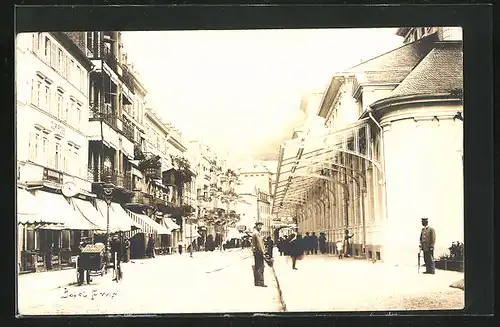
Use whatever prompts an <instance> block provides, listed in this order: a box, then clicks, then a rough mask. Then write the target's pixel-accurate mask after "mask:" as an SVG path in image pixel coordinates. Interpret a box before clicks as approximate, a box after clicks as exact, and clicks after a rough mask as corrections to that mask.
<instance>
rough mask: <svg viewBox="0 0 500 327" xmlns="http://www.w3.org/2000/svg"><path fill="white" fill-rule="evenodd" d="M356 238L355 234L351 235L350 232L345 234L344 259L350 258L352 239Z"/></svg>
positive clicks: (346, 231)
mask: <svg viewBox="0 0 500 327" xmlns="http://www.w3.org/2000/svg"><path fill="white" fill-rule="evenodd" d="M353 236H354V234H352V235H349V230H348V229H346V230H345V234H344V257H346V258H348V257H350V256H351V242H350V239H351V238H352V237H353Z"/></svg>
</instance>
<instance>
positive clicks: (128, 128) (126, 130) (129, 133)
mask: <svg viewBox="0 0 500 327" xmlns="http://www.w3.org/2000/svg"><path fill="white" fill-rule="evenodd" d="M122 132H123V135H125V137H126V138H128V139H129V140H130V141H132V142H134V141H135V139H134V127H133V126H132V124H130V123H128V122H125V120H124V121H123V123H122Z"/></svg>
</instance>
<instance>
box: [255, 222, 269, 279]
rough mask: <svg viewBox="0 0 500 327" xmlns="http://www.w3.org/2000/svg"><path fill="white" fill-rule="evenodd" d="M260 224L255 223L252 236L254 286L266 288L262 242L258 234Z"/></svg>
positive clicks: (260, 227)
mask: <svg viewBox="0 0 500 327" xmlns="http://www.w3.org/2000/svg"><path fill="white" fill-rule="evenodd" d="M262 225H263V223H262V222H256V223H255V229H254V232H253V234H252V252H253V257H254V267H253V271H254V284H255V286H260V287H267V286H266V285H264V253H265V247H264V240H263V239H262V235H261V233H260V231H261V229H262Z"/></svg>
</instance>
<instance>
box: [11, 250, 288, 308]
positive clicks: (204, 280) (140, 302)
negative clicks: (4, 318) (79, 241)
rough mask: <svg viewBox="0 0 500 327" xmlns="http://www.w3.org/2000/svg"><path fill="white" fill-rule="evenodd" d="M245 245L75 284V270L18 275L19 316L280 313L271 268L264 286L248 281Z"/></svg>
mask: <svg viewBox="0 0 500 327" xmlns="http://www.w3.org/2000/svg"><path fill="white" fill-rule="evenodd" d="M252 263H253V258H252V256H251V253H250V251H249V250H248V249H245V250H241V249H236V250H229V251H225V252H196V253H194V254H193V258H191V257H190V256H189V253H185V254H182V255H165V256H156V258H154V259H143V260H132V262H129V263H124V264H123V272H124V277H123V279H122V280H121V281H120V282H118V283H117V282H114V281H112V280H111V279H112V277H111V276H112V275H111V273H108V274H107V275H104V276H103V277H94V278H93V281H92V283H91V284H90V285H86V284H84V285H82V286H76V285H75V282H76V272H75V270H74V269H71V270H63V271H51V272H46V273H45V272H44V273H36V274H26V275H21V276H19V279H18V312H19V313H20V314H21V315H60V314H79V315H80V314H119V315H126V314H155V313H221V312H223V313H230V312H240V313H241V312H248V313H253V312H279V311H282V306H281V302H280V298H279V292H278V289H277V286H276V285H277V283H276V281H275V280H274V277H273V274H272V271H271V270H270V269H265V275H264V278H265V280H266V284H267V285H268V287H267V288H261V287H255V286H254V285H253V273H252V268H251V266H252Z"/></svg>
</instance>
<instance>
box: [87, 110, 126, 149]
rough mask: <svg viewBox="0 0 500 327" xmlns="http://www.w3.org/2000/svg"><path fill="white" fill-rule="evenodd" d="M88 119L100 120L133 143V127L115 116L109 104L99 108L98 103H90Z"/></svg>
mask: <svg viewBox="0 0 500 327" xmlns="http://www.w3.org/2000/svg"><path fill="white" fill-rule="evenodd" d="M89 106H90V112H89V119H91V120H92V119H98V120H100V119H102V120H103V121H104V122H106V123H107V124H108V125H109V126H111V127H112V128H113V129H115V130H116V131H119V132H120V133H121V134H123V136H125V137H126V138H127V139H128V140H130V141H131V142H135V137H134V127H133V126H132V124H131V123H129V122H125V121H124V120H122V119H120V118H119V117H118V115H116V113H115V110H114V109H113V107H112V105H111V104H110V103H104V105H102V106H100V105H99V104H98V103H92V102H91V103H90V105H89Z"/></svg>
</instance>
